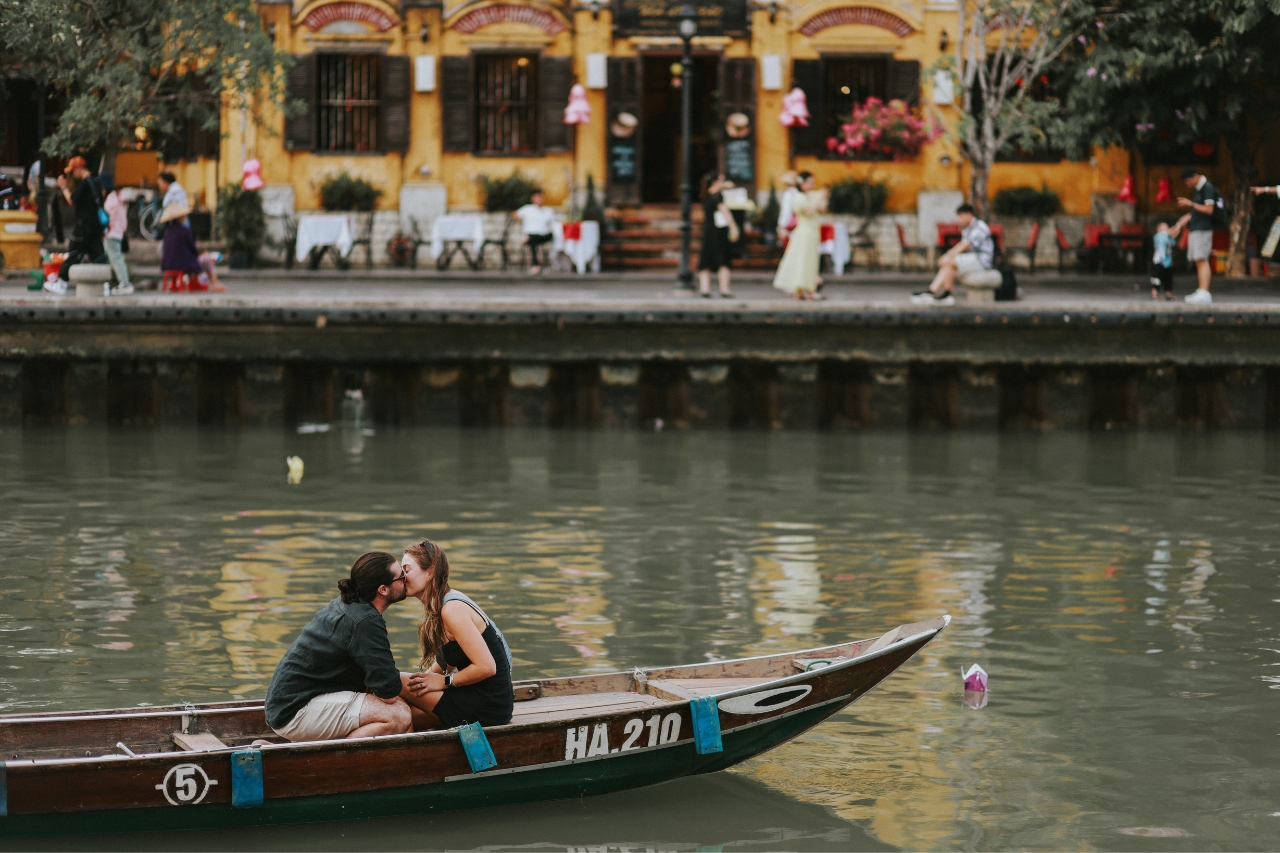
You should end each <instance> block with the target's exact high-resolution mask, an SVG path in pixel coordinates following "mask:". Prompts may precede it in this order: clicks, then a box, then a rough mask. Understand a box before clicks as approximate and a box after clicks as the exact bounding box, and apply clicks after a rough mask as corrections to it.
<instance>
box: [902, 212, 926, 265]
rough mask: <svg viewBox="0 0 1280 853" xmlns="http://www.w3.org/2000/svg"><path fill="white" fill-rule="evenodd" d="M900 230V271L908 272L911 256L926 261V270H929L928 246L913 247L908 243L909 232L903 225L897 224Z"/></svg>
mask: <svg viewBox="0 0 1280 853" xmlns="http://www.w3.org/2000/svg"><path fill="white" fill-rule="evenodd" d="M895 227H896V228H897V229H898V271H899V272H906V270H907V258H908V257H910V256H914V257H918V258H921V259H923V260H924V265H925V269H928V268H929V247H928V246H912V245H910V244H909V243H907V232H906V230H905V229H904V228H903V227H902V223H901V222H898V223H895Z"/></svg>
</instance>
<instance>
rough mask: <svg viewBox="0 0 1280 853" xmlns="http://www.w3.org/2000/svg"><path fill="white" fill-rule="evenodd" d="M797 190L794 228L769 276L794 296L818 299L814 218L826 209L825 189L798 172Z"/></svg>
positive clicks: (817, 233) (817, 238) (817, 229)
mask: <svg viewBox="0 0 1280 853" xmlns="http://www.w3.org/2000/svg"><path fill="white" fill-rule="evenodd" d="M796 186H797V188H798V189H799V190H800V192H799V194H797V195H796V196H795V198H794V200H793V201H792V203H791V207H792V210H793V211H794V212H795V227H794V228H793V229H792V231H791V236H790V238H789V239H788V240H787V250H786V251H785V252H783V253H782V263H780V264H778V272H777V273H776V274H775V275H774V277H773V286H774V287H775V288H777V289H778V290H781V291H782V292H783V293H789V294H791V296H792V298H794V299H821V298H822V294H820V293H818V285H819V279H818V267H819V262H820V260H821V258H820V256H819V251H818V247H819V244H820V242H821V241H820V237H821V228H820V227H819V223H818V217H819V216H821V215H822V214H823V213H824V212H825V211H826V209H827V191H826V190H818V189H815V186H816V185H815V183H814V179H813V174H812V173H811V172H801V173H800V174H799V175H797V176H796Z"/></svg>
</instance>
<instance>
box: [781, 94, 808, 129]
mask: <svg viewBox="0 0 1280 853" xmlns="http://www.w3.org/2000/svg"><path fill="white" fill-rule="evenodd" d="M778 120H779V121H780V122H782V126H783V127H808V126H809V104H808V101H807V100H806V99H805V94H804V89H801V88H800V87H799V86H797V87H796V88H794V89H792V90H791V91H790V92H788V93H787V94H786V97H784V98H783V99H782V114H781V115H779V116H778Z"/></svg>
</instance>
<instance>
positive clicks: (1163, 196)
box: [1156, 178, 1173, 204]
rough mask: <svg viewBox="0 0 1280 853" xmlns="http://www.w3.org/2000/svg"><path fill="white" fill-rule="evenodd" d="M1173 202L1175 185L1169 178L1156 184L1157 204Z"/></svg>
mask: <svg viewBox="0 0 1280 853" xmlns="http://www.w3.org/2000/svg"><path fill="white" fill-rule="evenodd" d="M1172 202H1173V183H1172V182H1170V180H1169V179H1168V178H1161V179H1160V180H1159V181H1157V182H1156V204H1170V203H1172Z"/></svg>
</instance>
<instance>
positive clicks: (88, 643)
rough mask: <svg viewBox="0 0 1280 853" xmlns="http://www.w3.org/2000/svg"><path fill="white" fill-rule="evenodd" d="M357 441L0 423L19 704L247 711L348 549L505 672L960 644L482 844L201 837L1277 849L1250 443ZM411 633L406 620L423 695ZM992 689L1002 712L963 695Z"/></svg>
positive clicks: (394, 835) (445, 833) (383, 437)
mask: <svg viewBox="0 0 1280 853" xmlns="http://www.w3.org/2000/svg"><path fill="white" fill-rule="evenodd" d="M359 438H360V440H361V443H362V446H361V447H360V450H359V452H355V451H354V448H355V443H354V442H353V434H352V430H351V429H350V428H343V429H337V430H333V431H331V432H330V433H327V434H321V433H316V434H309V435H297V434H293V433H285V432H281V431H273V430H267V431H254V430H239V431H225V432H224V431H154V430H147V431H137V432H134V431H129V430H124V431H114V430H112V431H108V430H94V429H82V430H64V431H59V430H47V431H46V430H25V431H9V432H0V471H3V473H4V476H3V478H2V479H0V496H2V497H3V500H4V502H5V506H6V509H7V512H6V513H5V514H4V516H3V517H0V567H2V568H0V570H2V571H3V577H4V578H5V583H6V589H5V595H4V597H3V599H2V600H0V709H3V710H4V711H5V712H14V711H19V710H37V709H50V708H80V707H102V706H122V705H132V704H137V703H140V702H172V701H199V700H208V699H215V700H216V699H225V698H229V697H232V696H249V697H256V696H261V695H262V694H263V693H264V692H265V689H266V684H267V682H268V680H269V678H270V675H271V672H272V671H273V669H274V666H275V664H276V662H277V661H278V659H279V657H280V655H281V654H282V653H283V651H284V649H285V648H286V647H287V645H288V643H289V642H290V641H291V640H292V638H293V637H294V636H295V635H296V633H297V631H298V629H299V627H300V626H301V625H302V624H303V623H304V622H305V621H306V620H307V619H309V618H310V616H311V615H312V614H313V613H314V612H315V610H316V609H317V608H319V607H320V606H322V605H323V604H324V602H326V601H327V600H329V599H330V598H331V597H332V596H333V595H334V594H335V591H336V587H335V583H336V580H337V578H338V577H340V576H341V575H342V573H343V572H345V569H346V567H347V566H348V565H349V564H350V562H351V560H352V559H353V558H354V556H355V555H356V554H358V553H360V552H361V551H364V550H367V549H369V548H386V549H397V548H400V547H402V546H404V545H405V544H407V543H409V542H411V541H414V540H416V539H418V538H421V537H423V536H430V537H431V538H434V539H436V540H437V541H440V542H441V543H442V544H443V545H444V546H445V547H446V548H447V549H448V551H449V554H450V560H451V564H452V566H453V576H454V578H455V581H456V584H457V586H458V587H459V588H461V589H463V590H465V591H467V592H469V593H471V594H473V595H475V596H476V597H477V598H478V599H479V600H480V601H482V602H483V603H485V606H486V608H487V609H489V610H490V611H491V612H492V613H493V615H494V617H495V618H496V619H497V620H499V622H500V623H501V624H502V626H503V629H504V631H505V632H506V633H507V636H508V638H509V639H510V640H511V642H512V645H513V651H514V653H515V657H516V667H517V676H518V677H523V676H536V675H551V674H566V673H573V672H584V671H603V670H612V669H625V668H628V667H630V666H632V665H652V664H664V663H689V662H696V661H701V660H707V659H720V658H726V657H737V656H743V655H749V654H757V653H762V652H770V651H776V650H780V649H800V648H803V647H807V646H811V645H816V644H820V643H826V642H836V641H840V640H846V639H850V638H853V637H863V636H870V635H874V634H877V633H879V632H880V631H882V630H884V629H885V628H887V627H890V626H891V625H893V624H896V623H898V622H902V621H906V620H912V619H919V618H927V617H931V616H933V615H936V614H938V613H940V612H949V613H951V614H952V616H953V617H954V621H953V623H952V626H951V628H950V629H949V630H948V631H947V632H946V633H945V634H944V635H943V637H942V638H941V640H940V641H939V642H937V643H935V644H933V645H931V646H930V647H929V648H927V649H926V650H925V651H924V652H923V653H922V654H921V655H920V656H919V657H918V658H917V659H916V660H914V661H913V662H912V663H911V664H910V665H909V666H907V667H906V668H904V669H903V670H902V671H901V672H900V673H899V674H897V675H895V676H894V677H893V678H892V679H890V680H889V681H888V682H886V683H885V684H884V685H883V686H881V687H880V688H878V689H877V690H876V691H875V692H873V693H872V694H871V695H870V696H869V697H867V698H866V699H865V700H864V701H862V702H860V703H859V704H858V705H857V706H855V708H856V710H855V711H853V712H848V713H843V714H841V715H839V716H837V717H836V718H835V719H834V720H833V721H831V722H830V723H828V724H826V725H824V726H821V727H819V728H817V729H815V730H813V731H812V732H809V733H807V734H806V735H805V736H804V737H802V738H800V739H799V740H797V741H796V742H794V743H792V744H789V745H787V746H785V747H783V748H780V749H778V750H775V751H773V752H771V753H768V754H766V755H764V756H761V757H760V758H758V759H756V760H753V761H752V762H750V763H748V764H746V765H744V766H743V767H742V768H741V769H739V770H737V771H734V773H733V774H730V775H724V776H719V777H713V778H711V779H708V780H687V781H686V782H682V783H680V786H664V787H663V788H659V789H655V791H653V792H638V793H634V794H632V795H627V796H624V795H619V796H618V797H617V798H613V799H607V800H593V801H589V802H585V803H575V804H564V805H560V806H554V807H538V808H535V809H512V810H501V811H499V812H497V813H494V814H493V815H491V816H490V817H487V818H486V819H485V820H483V821H480V822H478V823H477V824H468V826H473V827H474V826H479V827H482V828H483V831H481V832H479V834H469V833H467V832H463V831H462V830H459V829H457V827H456V825H455V824H454V823H453V822H452V819H436V820H432V821H426V822H421V823H417V822H412V821H405V822H401V823H396V822H390V823H387V824H385V825H384V824H382V823H381V822H380V823H379V825H378V826H377V828H376V829H375V828H372V827H358V828H344V829H343V830H342V832H343V833H346V834H345V835H339V834H332V835H331V834H329V833H327V832H325V831H322V830H319V831H310V830H308V831H305V832H303V833H302V834H300V835H296V836H294V835H291V834H290V833H291V832H293V831H292V830H290V831H280V832H279V833H276V832H275V831H272V832H267V833H263V834H256V835H247V836H243V837H241V836H234V837H228V839H227V840H226V843H225V844H223V843H222V842H219V841H210V842H209V844H210V846H229V845H230V844H232V843H234V844H236V845H238V846H244V844H249V846H254V845H255V844H260V845H261V846H307V847H314V846H330V847H337V846H350V847H359V846H362V845H364V844H365V843H366V842H367V846H379V845H381V846H386V847H391V848H406V849H407V848H411V847H427V848H432V847H436V848H439V847H452V848H456V849H476V848H480V847H486V846H487V847H488V848H489V849H506V848H509V847H519V846H521V845H532V847H531V848H530V849H542V847H539V846H538V845H543V846H545V847H556V846H559V847H560V848H561V849H564V848H566V847H569V848H573V847H581V846H587V845H588V844H591V845H598V846H607V845H614V846H621V845H623V844H628V843H634V846H637V847H640V848H643V847H644V846H652V847H654V849H673V850H675V849H681V850H684V849H689V850H693V849H698V847H700V846H704V845H710V846H714V845H716V844H724V845H726V846H725V849H757V848H761V849H766V848H767V849H773V848H772V847H771V845H773V846H774V847H776V846H782V847H787V848H793V849H851V848H853V849H857V848H861V847H874V846H875V845H876V844H887V845H896V846H900V847H904V848H911V849H924V848H927V849H952V848H966V849H967V848H982V849H992V848H1001V847H1050V848H1059V847H1075V846H1084V845H1090V846H1093V847H1096V848H1103V849H1116V848H1124V847H1125V846H1126V845H1129V846H1133V847H1134V849H1147V848H1146V847H1142V846H1141V845H1143V844H1145V845H1148V847H1149V845H1150V841H1149V839H1150V838H1152V837H1159V838H1160V843H1161V845H1162V846H1165V847H1168V848H1171V849H1191V848H1198V847H1204V846H1223V847H1255V846H1274V845H1275V844H1276V843H1280V825H1278V824H1277V820H1276V818H1275V817H1274V816H1273V815H1272V812H1274V811H1275V807H1274V805H1273V804H1272V803H1270V802H1269V800H1268V794H1267V792H1268V791H1271V790H1274V789H1275V787H1276V785H1277V783H1280V778H1278V776H1280V773H1277V771H1276V770H1275V769H1273V767H1272V765H1273V764H1274V762H1271V761H1269V760H1268V756H1269V755H1270V754H1271V752H1272V751H1273V749H1274V738H1275V736H1276V734H1277V725H1276V723H1275V715H1274V712H1273V705H1272V703H1270V702H1268V700H1269V699H1272V698H1274V697H1275V695H1276V694H1274V693H1272V692H1271V689H1277V688H1280V676H1277V675H1276V674H1275V673H1276V672H1277V670H1276V669H1275V667H1276V666H1278V665H1280V657H1278V655H1280V652H1278V651H1276V650H1277V649H1280V638H1278V637H1276V635H1275V629H1274V627H1273V626H1274V625H1275V624H1276V619H1275V611H1274V608H1275V606H1276V604H1275V602H1276V600H1277V599H1280V589H1277V586H1280V578H1278V576H1277V575H1276V572H1275V566H1276V564H1277V553H1276V551H1277V546H1276V544H1275V543H1276V542H1277V541H1278V539H1277V536H1276V532H1277V526H1278V525H1277V514H1276V509H1277V507H1280V478H1278V477H1277V475H1278V473H1280V464H1278V463H1277V462H1276V460H1280V453H1278V452H1277V451H1276V450H1275V447H1276V443H1275V442H1273V441H1270V440H1268V439H1266V438H1264V437H1262V436H1251V435H1244V434H1236V435H1231V436H1208V435H1205V436H1197V435H1193V434H1177V435H1158V434H1128V435H1122V436H1112V435H1093V436H1089V435H1073V434H1057V435H1007V436H1002V435H984V434H977V435H975V434H956V435H936V436H934V435H928V434H915V435H897V434H892V435H890V434H876V433H863V434H854V435H821V436H810V435H803V434H795V433H788V434H778V435H773V434H750V433H743V434H732V433H681V432H663V433H659V434H653V433H645V434H638V433H629V432H623V433H609V432H593V433H573V432H558V433H549V432H538V431H527V432H522V431H510V432H505V433H503V432H484V431H477V432H466V431H456V430H437V431H395V430H382V431H379V432H378V433H376V434H373V435H366V434H364V433H361V434H360V436H359ZM292 454H297V455H300V456H302V457H303V458H304V460H305V461H306V476H305V478H304V479H303V482H302V483H301V484H300V485H298V486H288V485H287V484H286V483H285V481H284V467H283V460H284V458H285V457H286V456H287V455H292ZM415 608H416V604H415V603H414V602H406V603H404V604H400V605H397V606H395V607H393V608H392V609H391V610H389V611H388V624H389V627H390V630H391V636H392V642H393V644H394V647H395V649H396V651H397V654H398V656H399V658H400V662H401V664H402V666H404V667H406V668H408V667H410V666H412V665H413V664H415V663H416V662H417V658H418V651H417V649H416V632H415V625H416V621H417V619H418V617H419V616H420V613H419V612H418V611H417V610H416V609H415ZM975 662H977V663H981V664H982V665H983V666H984V667H985V668H986V669H987V670H988V671H989V672H991V677H992V684H993V695H990V696H989V697H988V696H985V695H984V696H983V697H981V698H979V697H969V696H965V695H964V693H963V691H962V689H961V685H960V681H959V678H958V675H957V673H958V671H959V667H960V666H961V665H964V666H968V665H969V664H971V663H975ZM983 698H985V699H988V700H989V704H987V706H986V707H983V708H981V709H980V711H979V712H976V713H975V709H974V708H972V707H970V706H971V705H973V704H980V702H981V701H982V699H983ZM975 700H976V701H975ZM1175 761H1176V764H1175V763H1174V762H1175ZM735 798H737V799H738V800H740V804H739V805H738V806H736V807H735V806H734V805H733V804H732V802H731V801H732V800H734V799H735ZM543 809H546V811H544V810H543ZM682 809H683V810H684V811H681V810H682ZM544 814H545V815H554V816H556V821H557V822H555V823H554V824H553V823H548V822H547V821H546V820H544V819H543V817H541V816H542V815H544ZM677 814H682V815H686V816H687V822H685V823H681V822H680V821H681V820H685V818H680V819H678V820H677V819H676V818H675V817H672V815H677ZM721 819H723V823H716V822H715V821H718V820H721ZM699 820H703V821H704V823H705V826H707V827H710V828H712V829H714V831H708V832H700V831H699V827H700V826H702V825H704V824H699V823H698V821H699ZM707 821H709V822H707ZM613 826H616V827H617V829H616V832H613V833H612V834H611V833H610V832H606V831H604V830H605V829H608V828H609V827H613ZM655 826H656V827H660V828H663V829H664V830H665V831H664V832H656V831H650V830H651V828H652V827H655ZM733 826H741V827H744V829H743V831H742V832H737V831H731V829H732V827H733ZM422 827H427V828H428V831H429V833H430V838H429V839H427V840H424V838H422V837H421V835H420V833H421V831H422V829H421V828H422ZM595 827H599V828H601V830H600V831H596V829H595ZM1156 829H1158V830H1160V831H1161V832H1162V833H1164V834H1161V835H1158V836H1153V835H1151V834H1150V833H1147V830H1156ZM1139 830H1141V831H1139ZM1166 830H1167V832H1165V831H1166ZM770 833H773V834H770ZM1144 833H1147V834H1144ZM248 838H251V839H255V840H254V841H253V842H252V843H250V842H247V841H245V839H248ZM335 839H341V842H340V841H339V840H335ZM1144 839H1145V840H1144ZM544 842H545V844H544ZM752 845H755V847H753V846H752ZM94 846H102V845H98V844H97V843H96V842H95V845H94ZM159 846H166V845H165V844H164V843H161V844H160V845H159ZM183 846H190V845H189V844H187V843H186V842H185V841H184V844H183Z"/></svg>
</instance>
